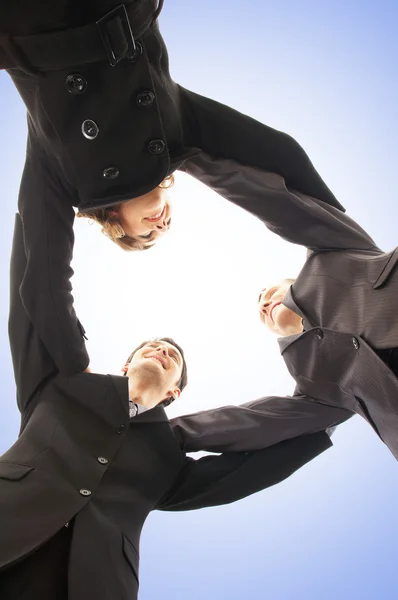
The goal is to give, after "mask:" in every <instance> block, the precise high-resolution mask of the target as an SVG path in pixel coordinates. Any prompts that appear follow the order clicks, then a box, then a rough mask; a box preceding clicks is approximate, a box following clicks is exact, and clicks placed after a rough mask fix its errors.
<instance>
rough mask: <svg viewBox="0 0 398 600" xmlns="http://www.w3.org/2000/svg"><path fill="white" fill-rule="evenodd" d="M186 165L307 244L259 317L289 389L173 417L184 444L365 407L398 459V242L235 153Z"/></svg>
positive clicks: (248, 440) (269, 439)
mask: <svg viewBox="0 0 398 600" xmlns="http://www.w3.org/2000/svg"><path fill="white" fill-rule="evenodd" d="M186 168H187V171H188V172H190V173H191V172H192V171H195V174H196V175H199V176H204V177H206V180H207V183H208V185H209V186H210V187H211V188H212V189H214V190H215V191H216V192H218V193H219V194H220V195H221V196H224V197H225V198H227V199H228V200H230V201H231V202H233V203H234V204H236V205H238V206H240V207H242V208H244V209H245V210H247V211H248V212H250V213H251V214H253V215H255V216H256V217H258V218H259V219H260V220H261V221H262V222H263V223H264V224H265V225H266V226H267V227H268V228H269V229H270V230H271V231H273V232H274V233H277V234H278V235H279V236H281V237H282V238H283V239H285V240H287V241H289V242H292V243H295V244H301V245H303V246H305V247H306V248H307V250H308V254H307V260H306V262H305V264H304V266H303V268H302V270H301V271H300V273H299V275H298V277H297V279H296V280H294V281H292V280H284V281H282V282H280V283H276V285H271V286H269V285H268V286H267V287H266V288H265V289H264V290H263V291H262V292H261V294H260V298H259V310H260V314H261V318H262V321H263V322H264V323H265V324H266V325H267V327H268V329H270V330H271V331H274V332H275V333H277V334H278V335H280V336H281V338H280V339H279V340H278V342H279V348H280V352H281V354H282V357H283V359H284V361H285V363H286V366H287V368H288V370H289V372H290V375H291V376H292V377H293V379H294V380H295V382H296V388H295V391H294V394H293V396H292V397H290V396H286V397H266V398H261V399H259V400H256V401H254V402H250V403H248V404H245V405H243V406H231V407H224V408H218V409H216V410H212V411H204V412H202V413H198V414H197V415H188V416H184V417H180V418H179V419H176V420H174V421H173V426H174V428H175V430H176V433H177V434H178V436H179V438H180V441H181V443H182V444H185V445H184V447H185V449H186V451H187V452H190V451H193V450H195V449H200V450H202V449H203V447H204V448H206V449H207V450H209V451H211V452H223V451H231V450H239V449H242V447H244V448H245V450H246V449H248V448H250V449H251V450H254V449H256V448H259V447H260V444H261V447H264V444H275V443H277V442H280V441H281V440H284V439H289V438H291V437H294V436H297V435H301V434H303V433H311V432H314V431H319V430H322V429H325V428H326V427H330V426H332V425H335V424H337V423H339V422H342V421H345V420H346V419H347V418H349V417H350V416H352V415H353V414H359V415H361V416H362V417H363V418H364V419H366V421H367V422H368V423H369V424H370V426H371V427H372V428H373V429H374V431H375V433H376V434H377V435H378V436H379V437H380V438H381V440H382V441H383V442H384V443H385V444H386V445H387V447H388V448H389V450H390V451H391V453H392V454H393V456H394V457H395V458H396V459H397V460H398V435H397V432H398V312H397V297H398V248H394V249H393V250H391V251H389V252H384V251H383V250H381V249H380V248H379V247H378V246H377V245H376V243H375V242H374V240H373V239H372V238H371V236H370V235H369V234H368V233H367V232H366V231H364V230H363V229H362V228H361V227H360V225H358V223H356V222H355V221H354V220H353V219H351V218H350V217H349V216H348V215H347V214H345V213H344V212H342V211H340V210H337V209H336V208H335V207H333V206H329V205H327V204H326V203H324V202H322V201H320V200H319V199H318V198H314V197H311V196H308V195H307V194H302V193H300V192H298V191H297V190H294V189H291V188H290V187H289V186H288V185H287V183H286V181H285V180H284V179H283V177H281V176H280V175H277V174H276V173H266V172H264V171H262V170H259V169H255V168H253V167H247V168H245V169H244V170H241V169H240V167H239V165H238V164H236V163H233V162H232V161H231V162H230V164H228V161H225V163H224V167H223V168H220V166H216V165H213V163H212V159H211V157H209V156H207V157H206V156H204V155H202V157H201V159H200V161H199V160H197V161H195V163H191V164H190V163H187V166H186ZM198 170H199V171H200V172H199V173H197V171H198ZM232 171H236V185H235V188H234V190H233V191H232V190H231V189H230V188H229V183H228V182H229V177H230V173H231V172H232ZM244 430H245V431H246V435H244V433H243V432H244ZM248 444H250V445H248Z"/></svg>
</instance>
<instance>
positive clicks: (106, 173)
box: [102, 167, 120, 179]
mask: <svg viewBox="0 0 398 600" xmlns="http://www.w3.org/2000/svg"><path fill="white" fill-rule="evenodd" d="M119 173H120V171H119V169H118V168H117V167H107V168H106V169H104V170H103V171H102V176H103V177H104V178H105V179H116V177H119Z"/></svg>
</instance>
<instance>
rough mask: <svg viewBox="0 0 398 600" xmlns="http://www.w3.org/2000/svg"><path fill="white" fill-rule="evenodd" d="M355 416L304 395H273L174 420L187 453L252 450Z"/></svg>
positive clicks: (317, 430)
mask: <svg viewBox="0 0 398 600" xmlns="http://www.w3.org/2000/svg"><path fill="white" fill-rule="evenodd" d="M351 416H352V413H351V412H349V411H347V410H345V409H343V408H338V407H336V406H328V405H326V404H320V403H318V402H316V401H314V400H312V399H311V398H308V397H307V396H304V395H297V396H293V397H290V396H285V397H283V396H270V397H265V398H261V399H259V400H255V401H254V402H249V403H247V404H243V405H241V406H224V407H221V408H216V409H214V410H208V411H202V412H198V413H194V414H192V415H185V416H183V417H177V418H176V419H172V420H171V425H172V427H173V431H174V433H175V435H176V437H177V439H178V441H179V443H180V446H181V447H182V448H183V450H184V451H185V452H198V451H200V450H205V451H207V452H249V451H253V450H260V449H262V448H266V447H269V446H273V445H274V444H277V443H278V442H281V441H283V440H288V439H291V438H294V437H296V436H299V435H303V434H309V433H315V432H319V431H324V430H325V429H327V428H328V427H333V426H334V425H337V424H339V423H342V422H343V421H346V420H347V419H348V418H350V417H351Z"/></svg>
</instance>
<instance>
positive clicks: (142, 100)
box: [137, 91, 155, 108]
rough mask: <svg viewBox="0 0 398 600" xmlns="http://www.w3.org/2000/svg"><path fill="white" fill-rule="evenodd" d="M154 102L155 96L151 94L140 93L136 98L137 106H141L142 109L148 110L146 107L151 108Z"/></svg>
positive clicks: (148, 92)
mask: <svg viewBox="0 0 398 600" xmlns="http://www.w3.org/2000/svg"><path fill="white" fill-rule="evenodd" d="M154 100H155V94H154V93H153V92H150V91H147V92H141V94H138V96H137V104H138V106H142V107H143V108H148V106H152V104H153V102H154Z"/></svg>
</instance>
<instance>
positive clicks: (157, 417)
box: [130, 406, 169, 425]
mask: <svg viewBox="0 0 398 600" xmlns="http://www.w3.org/2000/svg"><path fill="white" fill-rule="evenodd" d="M168 421H169V419H168V417H167V415H166V411H165V410H164V408H163V406H156V407H155V408H151V409H150V410H145V411H144V412H142V413H140V414H139V415H137V416H136V417H133V418H132V419H130V423H131V424H132V425H135V424H137V425H138V424H139V423H167V422H168Z"/></svg>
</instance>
